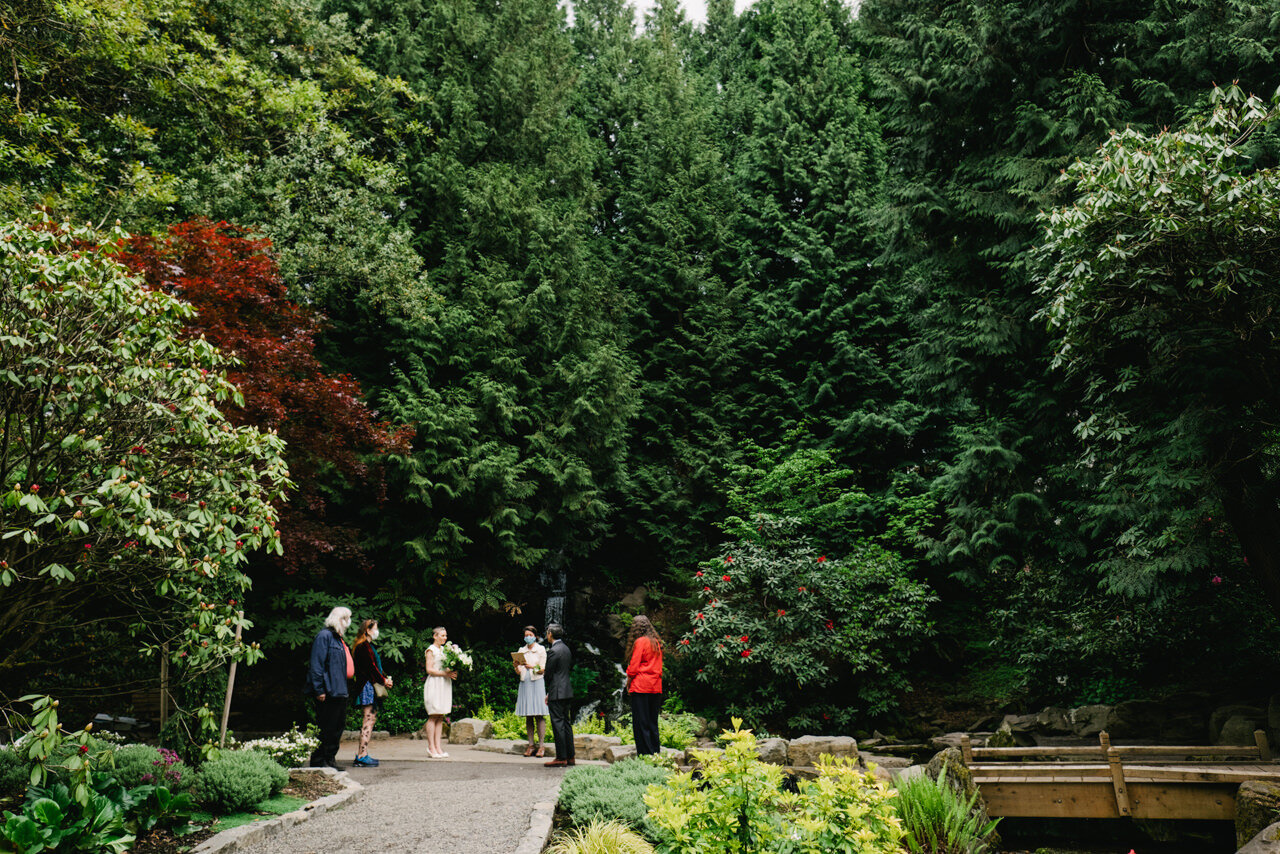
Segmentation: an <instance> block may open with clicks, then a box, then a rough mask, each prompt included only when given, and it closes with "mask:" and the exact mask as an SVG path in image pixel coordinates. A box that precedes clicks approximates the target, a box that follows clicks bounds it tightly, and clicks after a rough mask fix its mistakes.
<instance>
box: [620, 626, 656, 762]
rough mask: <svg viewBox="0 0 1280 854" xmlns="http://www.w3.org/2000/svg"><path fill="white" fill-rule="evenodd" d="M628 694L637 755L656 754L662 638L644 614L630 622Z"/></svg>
mask: <svg viewBox="0 0 1280 854" xmlns="http://www.w3.org/2000/svg"><path fill="white" fill-rule="evenodd" d="M627 661H628V664H627V693H628V695H629V696H630V698H631V731H632V732H633V733H635V737H636V753H638V754H639V755H641V756H645V755H647V754H653V753H657V752H658V749H659V744H658V712H659V711H660V710H661V709H662V638H660V637H658V632H657V630H656V629H654V627H653V623H651V622H649V618H648V617H646V616H644V615H643V614H641V615H639V616H638V617H636V618H635V619H633V620H632V621H631V634H630V636H629V637H628V638H627Z"/></svg>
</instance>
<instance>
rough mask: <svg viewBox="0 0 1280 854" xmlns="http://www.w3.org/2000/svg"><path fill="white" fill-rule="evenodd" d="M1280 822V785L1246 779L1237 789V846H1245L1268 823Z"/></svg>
mask: <svg viewBox="0 0 1280 854" xmlns="http://www.w3.org/2000/svg"><path fill="white" fill-rule="evenodd" d="M1276 822H1280V785H1276V784H1275V783H1268V782H1265V781H1263V780H1246V781H1244V782H1243V783H1241V784H1240V788H1239V789H1238V790H1237V791H1236V847H1238V848H1243V847H1244V846H1245V845H1246V844H1248V842H1249V840H1251V839H1253V838H1254V837H1255V836H1257V835H1258V834H1260V833H1262V831H1263V830H1265V829H1266V828H1267V827H1268V825H1272V824H1275V823H1276Z"/></svg>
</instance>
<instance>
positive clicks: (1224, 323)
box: [1035, 86, 1280, 613]
mask: <svg viewBox="0 0 1280 854" xmlns="http://www.w3.org/2000/svg"><path fill="white" fill-rule="evenodd" d="M1211 101H1212V107H1211V108H1210V109H1209V110H1208V111H1207V112H1206V113H1204V114H1203V115H1199V116H1197V117H1196V118H1194V119H1193V120H1192V121H1191V122H1189V123H1188V125H1187V126H1186V127H1184V128H1182V129H1180V130H1177V131H1165V132H1162V133H1160V134H1158V135H1148V134H1144V133H1141V132H1139V131H1137V130H1134V129H1126V130H1124V131H1121V132H1118V133H1115V134H1113V135H1112V136H1111V138H1110V139H1108V140H1107V141H1106V142H1105V143H1104V144H1103V145H1102V146H1101V147H1100V148H1099V150H1098V152H1097V154H1096V155H1095V156H1094V157H1092V158H1089V159H1088V160H1082V161H1080V162H1078V163H1077V164H1076V165H1074V166H1072V168H1071V169H1070V170H1068V172H1067V179H1068V180H1069V181H1070V183H1071V184H1072V185H1073V186H1074V187H1075V188H1076V190H1077V192H1078V198H1077V200H1076V202H1075V203H1074V204H1072V205H1071V206H1069V207H1065V206H1064V207H1061V208H1057V209H1054V210H1052V211H1047V212H1046V213H1045V214H1044V216H1043V218H1042V219H1043V222H1044V224H1045V227H1046V234H1045V242H1044V245H1043V246H1042V247H1041V248H1040V249H1039V250H1038V251H1037V252H1036V254H1035V258H1036V260H1037V262H1038V267H1037V270H1038V275H1039V277H1040V278H1039V282H1040V284H1041V288H1040V293H1041V294H1042V295H1043V296H1044V298H1045V300H1046V303H1047V304H1046V307H1045V309H1044V311H1043V312H1042V315H1041V316H1042V317H1043V318H1044V319H1045V320H1047V321H1048V323H1049V324H1050V327H1051V329H1052V330H1053V331H1054V332H1055V334H1056V335H1057V356H1056V363H1057V364H1060V365H1063V366H1065V367H1066V368H1067V369H1068V371H1069V372H1071V373H1072V374H1074V375H1077V376H1080V377H1082V378H1083V379H1084V380H1085V382H1086V383H1087V389H1088V396H1087V404H1088V406H1089V410H1087V412H1086V414H1082V416H1081V418H1080V420H1079V422H1078V424H1077V426H1076V434H1077V436H1079V438H1080V440H1081V442H1082V444H1083V446H1084V448H1083V452H1082V453H1083V455H1084V456H1085V458H1086V459H1088V460H1089V461H1090V465H1091V466H1092V468H1093V470H1094V478H1093V479H1092V480H1091V482H1090V485H1091V486H1093V487H1094V490H1095V491H1094V492H1093V494H1092V495H1087V496H1086V497H1085V499H1084V500H1083V501H1082V502H1081V508H1082V510H1084V512H1085V513H1086V514H1087V516H1086V518H1087V519H1088V521H1089V524H1090V526H1091V527H1092V528H1093V529H1094V531H1096V533H1097V536H1098V538H1099V540H1100V541H1101V542H1103V543H1105V544H1106V545H1105V548H1106V551H1105V552H1104V553H1103V554H1102V555H1101V556H1100V559H1099V560H1098V561H1097V568H1098V570H1099V571H1100V572H1101V574H1102V577H1103V581H1104V583H1105V584H1106V585H1107V586H1108V587H1109V588H1111V589H1113V590H1115V591H1117V592H1120V593H1123V594H1126V595H1129V596H1141V597H1143V598H1157V599H1158V598H1159V596H1161V595H1163V593H1164V591H1165V590H1167V589H1168V588H1170V587H1176V586H1179V585H1185V584H1186V583H1187V582H1188V580H1189V579H1188V576H1192V575H1200V576H1201V577H1202V578H1203V577H1204V576H1206V575H1209V574H1212V571H1213V570H1217V569H1218V567H1219V564H1218V560H1220V559H1221V557H1222V555H1220V554H1218V553H1216V552H1217V550H1216V549H1215V548H1214V537H1213V534H1214V532H1215V531H1220V530H1221V529H1222V528H1223V526H1222V525H1221V524H1219V525H1217V526H1215V525H1213V524H1212V515H1213V513H1214V512H1215V509H1216V505H1217V502H1221V506H1222V507H1224V508H1225V509H1226V511H1227V513H1226V515H1227V520H1228V522H1229V523H1230V530H1231V533H1232V534H1234V535H1235V537H1236V538H1237V539H1238V540H1239V542H1240V545H1241V546H1242V549H1243V551H1244V553H1245V558H1246V563H1247V564H1248V566H1249V571H1250V572H1251V573H1254V574H1256V575H1257V577H1258V579H1259V581H1260V582H1261V585H1262V588H1263V590H1265V591H1266V592H1267V595H1268V598H1269V599H1270V601H1271V606H1272V608H1273V610H1276V611H1277V613H1280V554H1276V553H1275V550H1274V548H1273V547H1272V545H1271V542H1270V538H1269V536H1268V535H1267V534H1265V533H1264V531H1267V530H1269V529H1270V528H1271V526H1272V525H1273V524H1274V523H1275V521H1276V520H1280V481H1277V478H1276V476H1275V474H1274V457H1275V446H1276V445H1275V431H1274V427H1273V424H1274V415H1275V412H1276V411H1277V409H1280V397H1277V396H1276V395H1275V394H1272V393H1270V392H1269V384H1268V382H1267V381H1266V378H1268V377H1270V376H1271V375H1272V374H1273V372H1274V371H1275V370H1276V369H1277V368H1278V367H1280V349H1277V347H1276V346H1275V345H1274V343H1272V342H1273V339H1274V337H1275V334H1274V332H1272V331H1269V329H1270V327H1271V325H1272V322H1271V321H1270V319H1269V318H1270V315H1271V309H1272V307H1273V306H1275V305H1276V303H1277V298H1278V297H1280V294H1278V293H1277V292H1276V288H1275V282H1276V279H1277V276H1278V275H1280V263H1278V262H1277V252H1276V249H1277V247H1278V246H1280V229H1277V228H1276V226H1275V222H1276V218H1277V215H1280V201H1277V191H1278V190H1280V170H1277V169H1275V168H1270V169H1259V168H1257V166H1256V164H1255V163H1254V162H1253V159H1252V158H1251V157H1249V154H1248V152H1249V149H1250V147H1251V144H1250V143H1251V139H1252V138H1253V137H1255V136H1258V135H1260V134H1262V133H1263V132H1264V131H1265V129H1266V127H1267V125H1268V124H1269V123H1272V122H1274V120H1275V118H1276V116H1277V107H1276V106H1275V105H1267V104H1266V103H1264V102H1263V101H1261V100H1260V99H1258V98H1254V97H1246V96H1245V94H1244V93H1243V92H1242V91H1241V90H1240V89H1239V88H1237V87H1234V86H1233V87H1229V88H1227V89H1215V90H1214V92H1213V95H1212V98H1211ZM1138 496H1140V497H1138ZM1193 583H1194V582H1193Z"/></svg>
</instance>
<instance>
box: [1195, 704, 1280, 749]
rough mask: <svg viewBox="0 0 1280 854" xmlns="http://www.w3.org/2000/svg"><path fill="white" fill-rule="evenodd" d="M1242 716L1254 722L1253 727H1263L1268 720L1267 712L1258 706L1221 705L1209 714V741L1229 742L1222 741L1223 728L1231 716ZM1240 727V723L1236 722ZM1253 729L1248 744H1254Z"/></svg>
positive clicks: (1216, 742)
mask: <svg viewBox="0 0 1280 854" xmlns="http://www.w3.org/2000/svg"><path fill="white" fill-rule="evenodd" d="M1235 717H1241V718H1245V719H1247V720H1250V721H1252V722H1253V729H1261V728H1262V725H1263V723H1265V722H1266V720H1267V713H1266V712H1264V711H1263V710H1262V709H1260V708H1258V707H1257V706H1246V705H1243V704H1236V705H1231V706H1219V707H1218V708H1216V709H1214V710H1213V714H1211V715H1209V743H1210V744H1227V743H1229V742H1224V741H1221V740H1220V739H1221V738H1222V728H1223V726H1224V725H1225V724H1226V723H1227V721H1229V720H1230V719H1231V718H1235ZM1236 726H1237V727H1239V724H1238V723H1237V724H1236ZM1253 729H1251V730H1249V740H1248V741H1247V742H1245V743H1246V744H1253Z"/></svg>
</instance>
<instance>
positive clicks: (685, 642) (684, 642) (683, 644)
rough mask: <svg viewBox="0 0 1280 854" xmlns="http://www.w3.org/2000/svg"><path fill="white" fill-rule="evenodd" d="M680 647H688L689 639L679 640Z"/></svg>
mask: <svg viewBox="0 0 1280 854" xmlns="http://www.w3.org/2000/svg"><path fill="white" fill-rule="evenodd" d="M680 645H681V646H688V645H689V639H688V638H680Z"/></svg>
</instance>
